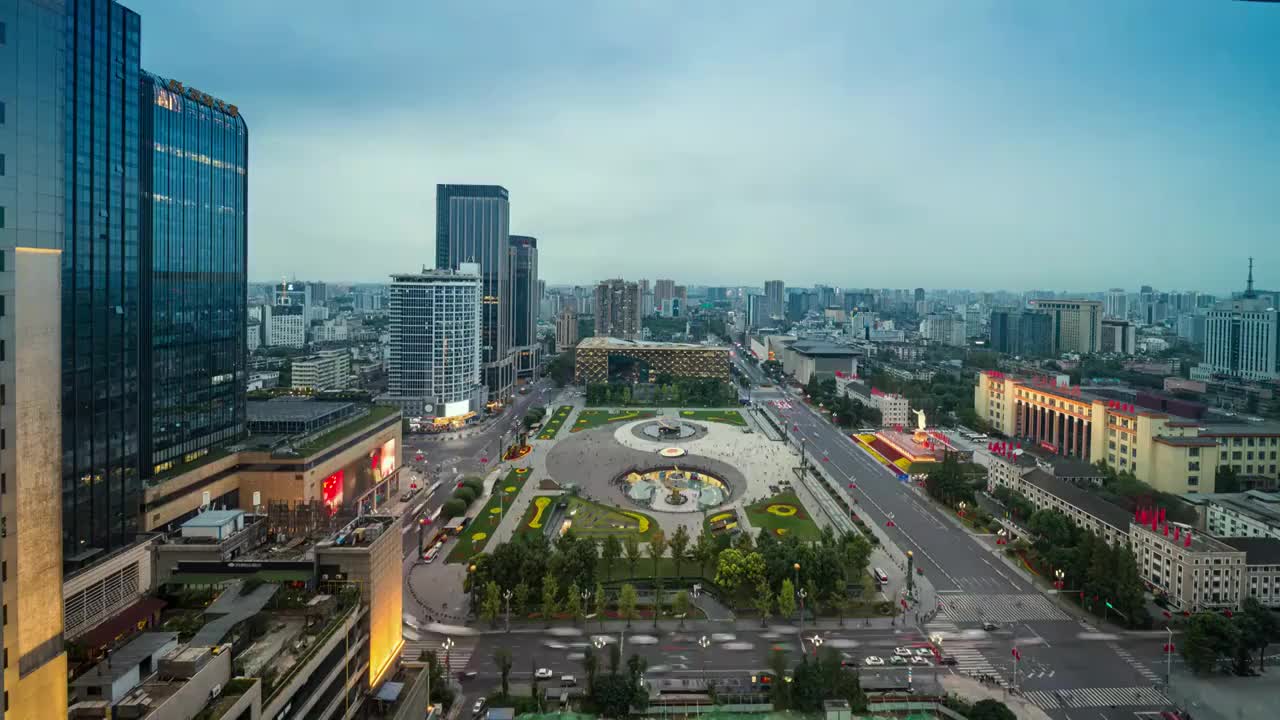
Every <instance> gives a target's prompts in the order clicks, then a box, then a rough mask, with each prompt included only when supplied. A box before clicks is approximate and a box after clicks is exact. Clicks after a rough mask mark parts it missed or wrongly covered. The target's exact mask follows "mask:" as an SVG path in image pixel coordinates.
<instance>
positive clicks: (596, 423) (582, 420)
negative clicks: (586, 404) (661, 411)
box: [569, 410, 658, 432]
mask: <svg viewBox="0 0 1280 720" xmlns="http://www.w3.org/2000/svg"><path fill="white" fill-rule="evenodd" d="M657 414H658V413H657V411H656V410H583V411H582V412H580V413H578V419H577V420H576V421H574V423H573V427H572V428H571V429H570V430H569V432H580V431H582V430H590V429H591V428H595V427H600V426H601V425H608V424H609V423H616V422H628V421H630V420H643V419H645V418H651V417H656V416H657Z"/></svg>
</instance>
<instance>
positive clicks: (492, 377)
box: [436, 185, 515, 402]
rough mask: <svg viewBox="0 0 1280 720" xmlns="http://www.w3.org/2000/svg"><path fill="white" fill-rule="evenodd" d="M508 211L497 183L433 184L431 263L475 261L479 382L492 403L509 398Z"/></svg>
mask: <svg viewBox="0 0 1280 720" xmlns="http://www.w3.org/2000/svg"><path fill="white" fill-rule="evenodd" d="M510 214H511V208H510V204H509V202H508V196H507V189H506V188H504V187H502V186H500V185H437V186H436V267H437V268H438V269H441V270H456V269H457V268H458V266H459V265H460V264H461V263H476V264H477V265H479V266H480V281H481V283H482V285H483V289H482V298H483V300H482V305H483V306H482V308H481V330H482V337H481V352H482V354H483V358H484V385H485V387H487V388H488V391H489V400H490V401H496V402H504V401H506V400H507V399H508V398H510V397H511V393H512V387H513V385H514V384H515V364H514V362H513V358H512V356H511V344H512V343H511V325H512V316H511V268H510V265H511V251H510V245H511V241H510V232H509V224H510Z"/></svg>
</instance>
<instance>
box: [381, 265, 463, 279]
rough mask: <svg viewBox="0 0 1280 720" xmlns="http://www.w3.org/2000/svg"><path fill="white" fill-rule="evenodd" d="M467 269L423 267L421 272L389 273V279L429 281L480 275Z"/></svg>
mask: <svg viewBox="0 0 1280 720" xmlns="http://www.w3.org/2000/svg"><path fill="white" fill-rule="evenodd" d="M468 269H470V266H468V267H466V268H460V269H458V270H452V269H448V268H444V269H439V268H436V269H432V268H423V269H422V272H417V273H394V274H392V275H391V281H392V282H398V283H409V282H430V281H433V280H465V281H475V280H478V279H479V278H480V276H479V275H476V274H475V273H470V272H464V270H468ZM477 269H478V268H477Z"/></svg>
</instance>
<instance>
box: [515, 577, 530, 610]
mask: <svg viewBox="0 0 1280 720" xmlns="http://www.w3.org/2000/svg"><path fill="white" fill-rule="evenodd" d="M511 607H512V610H513V611H514V612H515V614H516V615H517V616H519V617H524V616H525V615H526V614H528V612H529V585H528V584H527V583H525V581H523V580H521V581H520V582H518V583H516V587H515V589H514V590H512V591H511Z"/></svg>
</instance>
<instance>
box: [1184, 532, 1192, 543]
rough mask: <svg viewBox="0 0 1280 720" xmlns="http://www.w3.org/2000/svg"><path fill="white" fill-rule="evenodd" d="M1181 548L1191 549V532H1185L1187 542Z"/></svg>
mask: <svg viewBox="0 0 1280 720" xmlns="http://www.w3.org/2000/svg"><path fill="white" fill-rule="evenodd" d="M1183 547H1191V531H1190V530H1188V531H1187V541H1186V542H1185V543H1183Z"/></svg>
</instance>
